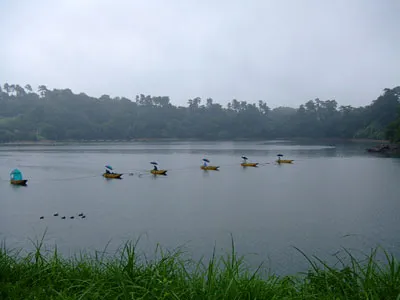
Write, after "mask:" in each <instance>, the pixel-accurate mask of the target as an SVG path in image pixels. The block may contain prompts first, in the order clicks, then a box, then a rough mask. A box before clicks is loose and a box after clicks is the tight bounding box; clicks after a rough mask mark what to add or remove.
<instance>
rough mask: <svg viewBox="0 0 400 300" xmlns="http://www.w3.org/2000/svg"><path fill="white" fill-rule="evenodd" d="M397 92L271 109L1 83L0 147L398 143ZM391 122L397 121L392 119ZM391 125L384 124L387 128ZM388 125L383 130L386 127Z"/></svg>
mask: <svg viewBox="0 0 400 300" xmlns="http://www.w3.org/2000/svg"><path fill="white" fill-rule="evenodd" d="M399 102H400V87H395V88H392V89H384V90H383V93H382V95H380V96H379V97H377V98H376V100H374V101H372V103H371V104H370V105H367V106H365V107H352V106H348V105H347V106H339V105H338V103H337V102H336V101H335V100H333V99H328V100H320V99H318V98H317V99H314V100H309V101H307V102H306V103H305V104H303V105H300V106H299V107H298V108H290V107H277V108H274V109H271V108H270V107H268V105H267V103H266V102H265V101H262V100H260V101H258V102H257V104H253V103H248V102H246V101H242V100H240V101H239V100H236V99H233V100H232V101H231V102H230V103H228V105H227V106H226V107H222V106H221V105H220V104H217V103H215V102H214V101H213V99H211V98H208V99H206V100H205V101H204V100H202V99H200V98H199V97H196V98H193V99H189V100H188V102H187V106H186V107H182V106H174V105H172V104H171V103H170V99H169V97H167V96H161V97H153V96H150V95H137V96H136V98H135V99H134V100H131V99H128V98H124V97H122V98H121V97H115V98H111V97H110V96H108V95H103V96H101V97H99V98H94V97H90V96H88V95H86V94H84V93H80V94H74V93H73V92H72V91H71V90H70V89H54V90H49V89H47V87H46V86H44V85H41V86H39V88H38V91H37V92H34V91H33V89H32V87H31V86H30V85H26V86H25V87H21V86H20V85H18V84H17V85H15V84H8V83H4V84H3V85H2V86H1V85H0V142H12V141H37V140H43V139H45V140H57V141H65V140H130V139H138V138H146V139H147V138H178V139H186V138H195V139H207V140H212V139H238V138H246V139H251V138H253V139H271V138H294V137H303V138H369V139H379V140H383V139H385V138H389V139H391V140H393V141H400V115H398V116H397V113H396V111H397V110H398V109H399V107H400V103H399ZM396 117H397V120H396ZM389 124H391V125H389ZM388 126H389V127H388Z"/></svg>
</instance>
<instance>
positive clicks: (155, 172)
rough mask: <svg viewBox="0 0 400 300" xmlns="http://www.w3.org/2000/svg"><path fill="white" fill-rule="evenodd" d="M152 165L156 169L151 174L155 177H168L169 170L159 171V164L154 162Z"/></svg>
mask: <svg viewBox="0 0 400 300" xmlns="http://www.w3.org/2000/svg"><path fill="white" fill-rule="evenodd" d="M150 163H151V164H152V165H153V166H154V169H153V170H151V171H150V173H151V174H153V175H167V170H159V169H158V168H157V166H158V163H157V162H155V161H152V162H150Z"/></svg>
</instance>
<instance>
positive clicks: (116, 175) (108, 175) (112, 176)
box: [103, 173, 123, 179]
mask: <svg viewBox="0 0 400 300" xmlns="http://www.w3.org/2000/svg"><path fill="white" fill-rule="evenodd" d="M122 175H123V174H119V173H103V177H104V178H108V179H122V178H121V176H122Z"/></svg>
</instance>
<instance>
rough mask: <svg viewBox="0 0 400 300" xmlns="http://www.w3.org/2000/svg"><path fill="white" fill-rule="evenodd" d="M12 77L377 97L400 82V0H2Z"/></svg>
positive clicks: (101, 89)
mask: <svg viewBox="0 0 400 300" xmlns="http://www.w3.org/2000/svg"><path fill="white" fill-rule="evenodd" d="M0 33H1V43H0V83H2V84H4V83H5V82H8V83H15V84H20V85H25V84H26V83H30V84H32V85H33V86H35V87H36V86H37V85H39V84H45V85H47V86H48V87H49V88H71V89H72V90H73V91H74V92H76V93H79V92H85V93H86V94H88V95H92V96H100V95H102V94H109V95H111V96H126V97H128V98H131V99H133V98H134V96H135V95H136V94H139V93H143V94H151V95H155V96H158V95H160V96H163V95H166V96H170V97H171V101H172V102H173V103H175V104H185V103H186V102H187V99H189V98H194V97H196V96H200V97H202V98H206V97H212V98H213V99H214V100H215V101H217V102H219V103H223V104H226V103H227V102H228V101H230V100H231V99H233V98H236V99H238V100H246V101H250V102H255V101H258V100H260V99H262V100H265V101H267V103H268V104H269V105H270V106H272V107H276V106H280V105H287V106H298V105H299V104H301V103H304V102H305V101H307V100H309V99H314V98H316V97H319V98H320V99H323V100H326V99H336V100H337V101H338V102H339V103H340V104H351V105H354V106H359V105H365V104H368V103H369V102H370V101H371V100H373V99H375V98H376V97H377V96H378V95H379V94H380V93H381V91H382V89H383V88H386V87H388V88H392V87H394V86H397V85H400V0H330V1H328V0H326V1H324V0H301V1H300V0H274V1H268V0H259V1H258V0H252V1H245V0H198V1H196V0H185V1H183V0H182V1H179V0H168V1H166V0H157V1H156V0H154V1H152V0H141V1H135V0H126V1H123V0H121V1H120V0H113V1H111V0H109V1H101V0H65V1H62V0H59V1H54V0H47V1H45V0H35V1H30V0H26V1H20V0H13V1H11V0H9V1H6V0H0Z"/></svg>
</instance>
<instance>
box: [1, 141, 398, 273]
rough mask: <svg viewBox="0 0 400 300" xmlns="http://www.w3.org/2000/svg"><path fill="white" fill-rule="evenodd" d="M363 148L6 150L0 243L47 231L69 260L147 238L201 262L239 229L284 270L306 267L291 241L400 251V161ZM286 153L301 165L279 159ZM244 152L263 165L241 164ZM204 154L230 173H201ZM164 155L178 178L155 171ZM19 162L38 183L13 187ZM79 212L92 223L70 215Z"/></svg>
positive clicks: (260, 145)
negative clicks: (110, 172) (119, 176)
mask: <svg viewBox="0 0 400 300" xmlns="http://www.w3.org/2000/svg"><path fill="white" fill-rule="evenodd" d="M365 147H366V146H365V145H362V144H347V145H344V144H338V145H335V146H334V147H333V146H329V145H316V144H313V145H305V144H301V145H299V144H296V143H293V142H288V141H273V142H271V141H268V142H221V143H219V142H208V143H204V142H164V143H149V142H147V143H118V144H107V143H103V144H81V145H76V144H65V145H59V146H58V145H57V146H18V147H16V146H1V147H0V179H1V181H0V191H1V194H0V195H1V196H0V205H1V210H0V238H1V239H6V242H7V245H8V246H9V247H31V245H30V244H29V242H28V240H27V238H35V236H40V235H41V234H42V233H43V232H44V230H45V229H46V228H47V236H46V242H47V243H48V244H49V245H54V244H55V243H57V245H58V247H59V249H60V250H61V251H63V252H64V253H66V254H71V253H73V252H74V251H78V250H82V249H87V250H95V249H96V250H102V249H103V248H104V246H105V245H106V244H107V243H108V242H110V241H111V242H110V245H109V248H108V250H109V251H110V252H112V251H114V250H115V249H116V248H117V246H119V245H120V243H121V242H122V241H124V240H126V239H132V238H138V237H139V236H142V238H141V243H140V245H141V248H142V250H144V251H150V249H151V250H153V249H154V246H155V244H156V243H160V244H161V245H164V246H165V247H169V248H175V247H177V246H180V245H186V247H187V248H188V250H189V251H190V253H192V254H193V256H194V257H195V258H199V257H201V256H203V255H204V256H206V257H207V256H209V255H210V254H211V253H212V250H213V247H214V244H215V243H216V245H217V249H218V250H219V251H224V250H229V247H230V235H231V234H232V235H233V236H234V240H235V243H236V249H237V250H238V252H239V253H240V254H246V255H247V261H248V262H249V263H250V264H252V265H254V266H255V265H258V264H259V263H260V262H261V261H267V264H268V266H269V267H271V268H272V270H274V271H277V272H279V273H285V272H293V271H299V270H302V269H303V268H304V266H305V265H306V262H305V261H304V259H303V258H302V257H301V256H300V255H299V253H297V252H296V251H295V250H294V248H293V246H296V247H299V248H301V249H302V250H304V251H305V252H306V253H309V254H319V255H321V256H323V257H324V258H327V259H329V258H330V255H332V254H334V253H335V252H336V251H338V250H339V249H341V247H342V246H344V247H351V248H355V249H359V250H365V251H367V250H368V249H369V248H370V247H373V246H375V245H377V244H381V245H383V246H385V247H386V248H387V249H388V250H389V251H392V252H395V253H400V251H399V250H398V248H396V247H397V246H396V245H398V242H397V238H398V236H399V233H400V232H399V226H398V225H399V217H398V213H397V212H398V211H399V209H400V202H399V201H398V194H399V192H400V185H398V178H399V175H400V160H398V159H397V160H396V159H390V158H381V157H374V156H369V155H368V154H365V151H364V149H365ZM277 153H282V154H284V155H285V157H286V158H290V159H294V160H295V163H294V164H293V165H277V164H275V163H274V161H275V159H276V154H277ZM242 155H246V156H248V157H249V159H250V160H251V161H255V162H259V163H261V164H262V165H261V166H260V167H258V168H242V167H241V166H240V165H239V164H240V162H241V159H240V156H242ZM203 157H207V158H209V159H210V160H211V163H212V164H216V165H219V166H221V169H220V171H218V172H215V171H208V172H205V171H202V170H200V168H199V167H200V164H201V159H202V158H203ZM154 160H156V161H157V162H159V163H160V164H161V166H162V168H163V169H164V168H165V169H168V176H163V177H160V176H153V175H150V174H149V173H148V170H150V169H151V165H150V164H149V162H151V161H154ZM106 164H111V165H112V166H113V167H114V168H115V170H116V172H123V173H126V174H125V175H124V179H123V180H119V181H117V180H105V179H104V178H102V177H101V174H102V172H103V167H104V165H106ZM15 167H18V168H20V169H21V170H22V171H23V172H24V175H25V177H27V179H29V182H28V184H29V186H28V187H26V188H16V187H13V186H10V185H9V184H8V173H9V171H10V170H11V169H13V168H15ZM128 173H133V174H134V175H133V176H129V175H128ZM54 212H59V214H60V216H59V217H54V216H53V213H54ZM80 212H84V213H85V214H86V215H87V218H86V219H84V220H82V219H80V218H76V219H74V220H71V219H68V217H69V216H72V215H74V216H76V215H77V214H78V213H80ZM42 215H43V216H44V217H45V218H44V219H43V220H40V219H39V217H40V216H42ZM64 215H65V216H66V217H67V218H66V219H65V220H63V219H61V216H64Z"/></svg>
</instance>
